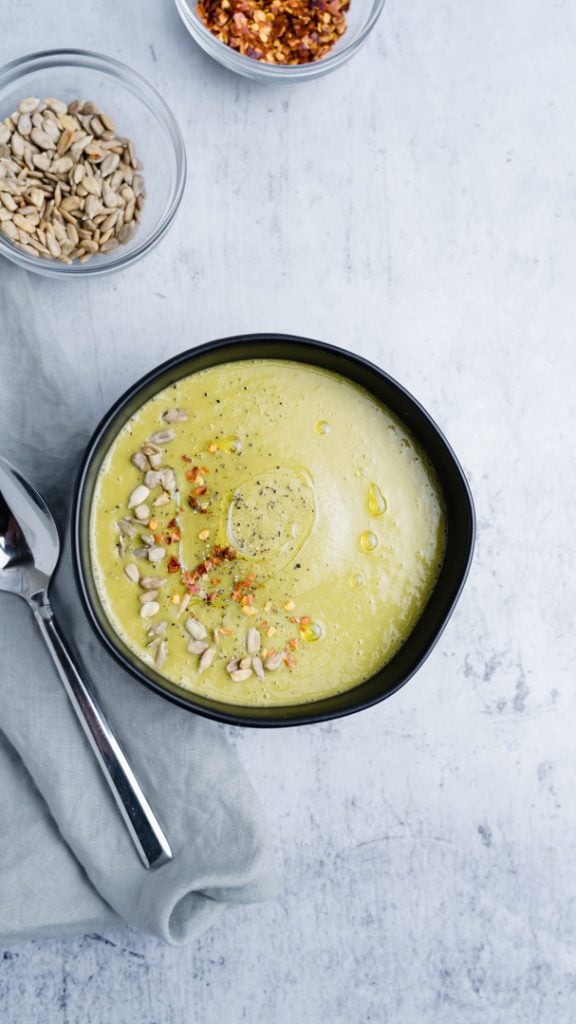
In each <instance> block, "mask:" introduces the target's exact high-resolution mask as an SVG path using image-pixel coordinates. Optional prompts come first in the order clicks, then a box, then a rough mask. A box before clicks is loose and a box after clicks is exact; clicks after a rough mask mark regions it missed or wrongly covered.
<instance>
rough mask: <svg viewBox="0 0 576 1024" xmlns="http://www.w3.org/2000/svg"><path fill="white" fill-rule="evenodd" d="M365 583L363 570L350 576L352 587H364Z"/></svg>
mask: <svg viewBox="0 0 576 1024" xmlns="http://www.w3.org/2000/svg"><path fill="white" fill-rule="evenodd" d="M364 583H365V580H364V577H363V575H362V573H361V572H355V573H353V574H352V576H351V577H350V586H351V587H355V588H356V587H363V586H364Z"/></svg>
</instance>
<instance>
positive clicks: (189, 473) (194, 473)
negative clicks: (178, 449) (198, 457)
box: [184, 466, 198, 481]
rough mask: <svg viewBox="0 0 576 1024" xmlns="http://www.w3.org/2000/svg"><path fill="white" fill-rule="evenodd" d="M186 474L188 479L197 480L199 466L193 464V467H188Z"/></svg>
mask: <svg viewBox="0 0 576 1024" xmlns="http://www.w3.org/2000/svg"><path fill="white" fill-rule="evenodd" d="M184 475H185V477H186V479H187V480H192V481H193V480H195V479H196V477H197V476H198V466H193V467H192V469H187V470H186V473H185V474H184Z"/></svg>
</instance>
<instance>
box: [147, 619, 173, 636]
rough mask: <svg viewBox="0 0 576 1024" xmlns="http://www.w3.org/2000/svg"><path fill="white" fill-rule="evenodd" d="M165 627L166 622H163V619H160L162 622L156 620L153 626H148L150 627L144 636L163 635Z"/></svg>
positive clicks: (166, 625) (166, 626)
mask: <svg viewBox="0 0 576 1024" xmlns="http://www.w3.org/2000/svg"><path fill="white" fill-rule="evenodd" d="M167 628H168V623H167V622H164V621H163V620H162V622H156V623H154V625H153V626H150V629H149V630H148V632H147V634H146V636H150V637H152V636H164V634H165V633H166V629H167Z"/></svg>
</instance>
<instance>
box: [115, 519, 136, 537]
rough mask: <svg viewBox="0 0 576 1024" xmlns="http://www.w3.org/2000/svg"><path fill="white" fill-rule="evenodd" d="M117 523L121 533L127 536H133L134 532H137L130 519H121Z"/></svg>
mask: <svg viewBox="0 0 576 1024" xmlns="http://www.w3.org/2000/svg"><path fill="white" fill-rule="evenodd" d="M117 525H118V529H119V530H120V533H122V534H123V535H124V536H125V537H133V536H134V534H135V533H136V530H135V529H134V527H133V526H132V523H131V521H130V519H126V518H124V519H121V520H120V522H119V523H118V524H117Z"/></svg>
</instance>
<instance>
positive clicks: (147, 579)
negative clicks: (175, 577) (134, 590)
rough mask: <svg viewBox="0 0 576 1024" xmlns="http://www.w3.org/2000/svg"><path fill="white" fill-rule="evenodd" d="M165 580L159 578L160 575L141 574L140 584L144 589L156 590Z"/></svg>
mask: <svg viewBox="0 0 576 1024" xmlns="http://www.w3.org/2000/svg"><path fill="white" fill-rule="evenodd" d="M165 583H166V580H163V579H161V578H160V576H141V577H140V586H141V587H144V590H158V588H159V587H163V586H164V584H165Z"/></svg>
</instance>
